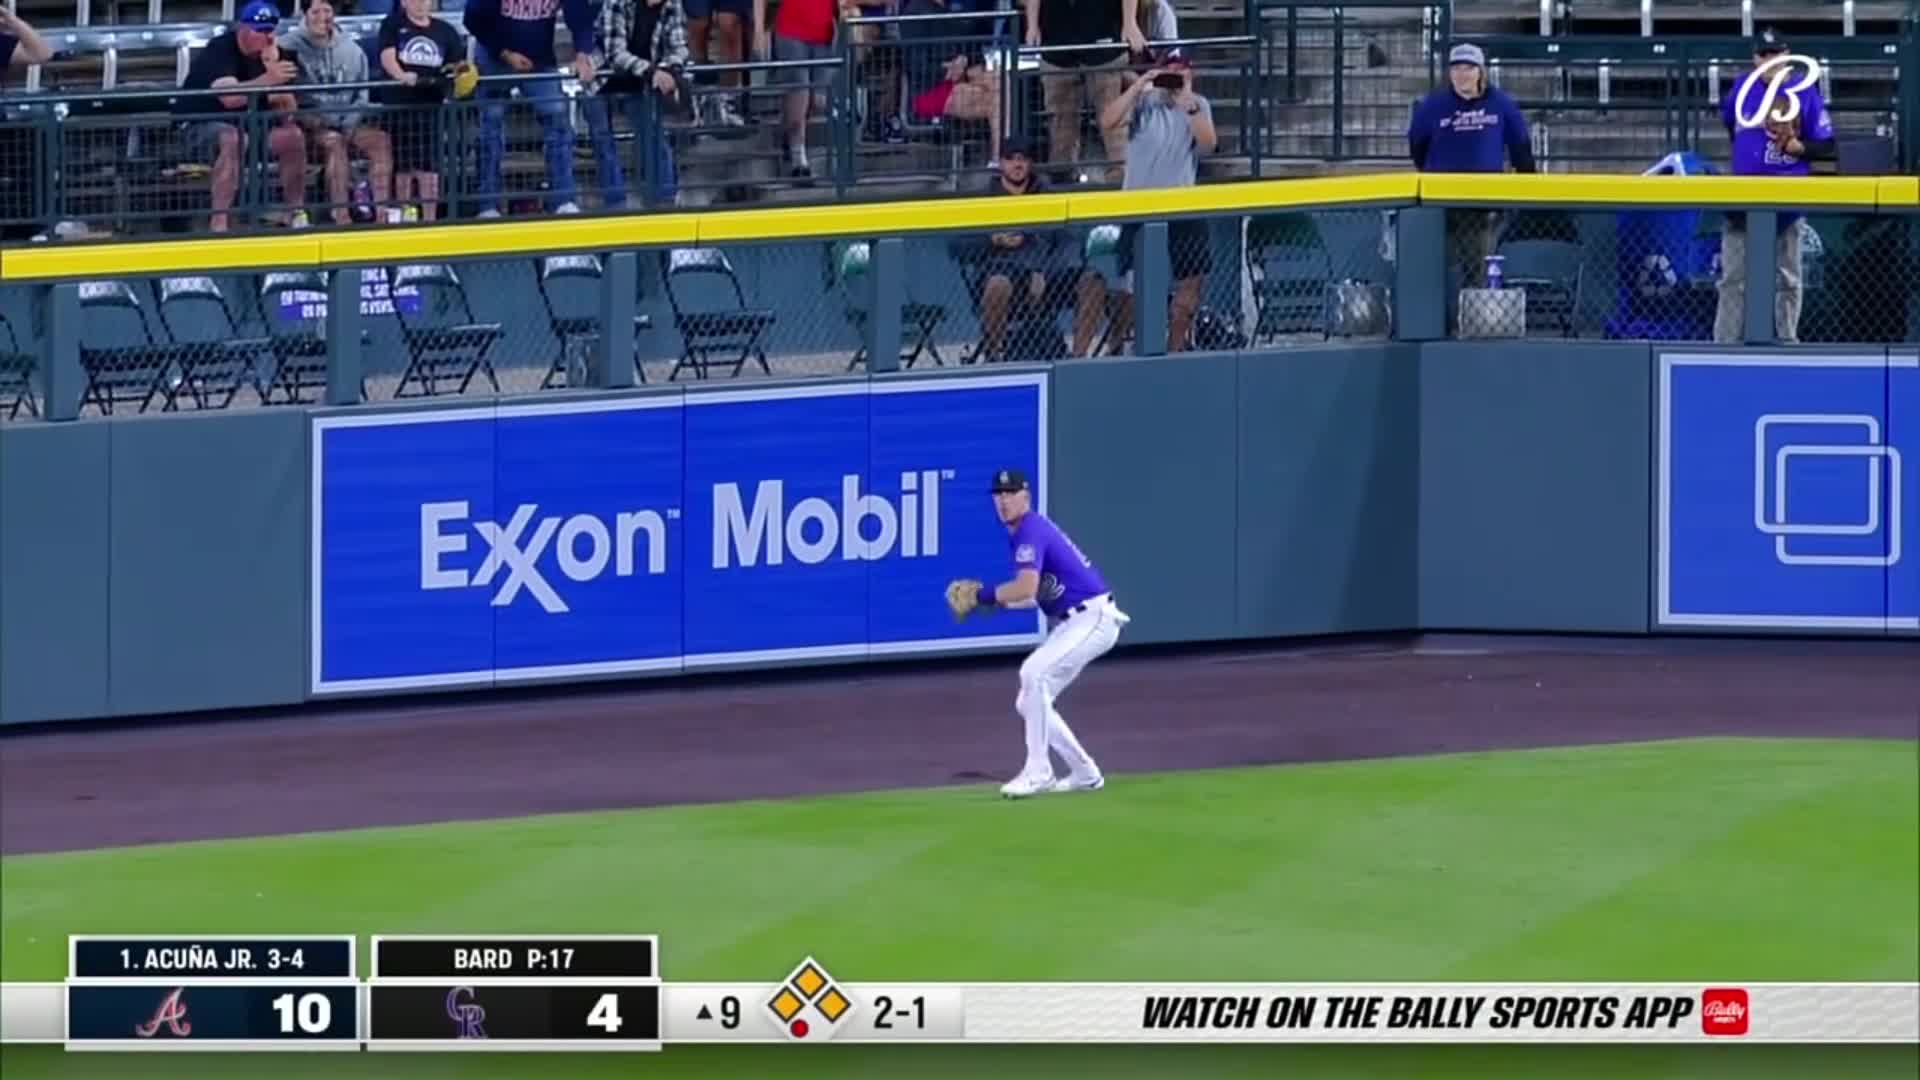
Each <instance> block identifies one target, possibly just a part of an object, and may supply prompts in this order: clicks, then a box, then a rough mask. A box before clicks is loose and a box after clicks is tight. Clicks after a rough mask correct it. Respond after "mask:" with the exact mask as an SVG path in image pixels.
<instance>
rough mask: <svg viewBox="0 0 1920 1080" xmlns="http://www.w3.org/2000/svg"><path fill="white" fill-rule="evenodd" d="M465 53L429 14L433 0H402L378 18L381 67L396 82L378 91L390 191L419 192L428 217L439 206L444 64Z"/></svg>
mask: <svg viewBox="0 0 1920 1080" xmlns="http://www.w3.org/2000/svg"><path fill="white" fill-rule="evenodd" d="M466 58H467V42H466V39H465V38H463V37H462V36H461V35H460V31H458V30H455V29H454V28H453V26H452V25H451V24H449V23H448V22H446V21H445V20H443V19H436V18H434V17H433V0H402V4H401V9H400V12H399V13H398V14H395V15H390V16H388V17H387V18H386V19H385V20H383V21H382V22H381V24H380V67H381V69H382V70H384V71H385V72H386V73H387V77H388V78H391V79H393V80H394V82H396V83H398V84H399V85H398V86H391V87H385V88H383V89H382V90H381V92H380V97H381V102H382V103H383V104H385V105H386V106H388V112H387V113H386V115H385V117H384V120H385V124H386V128H387V131H388V133H389V134H390V135H391V137H392V139H393V167H394V178H393V193H394V197H395V199H397V200H399V201H401V202H403V203H404V202H407V201H408V200H411V199H415V198H418V199H419V200H420V204H419V213H420V216H421V217H422V218H424V219H425V220H427V221H432V220H433V219H434V218H435V217H436V216H437V211H438V208H439V200H440V141H441V133H442V128H441V112H442V106H443V105H445V104H446V100H447V91H446V78H447V75H446V70H447V68H448V67H449V66H450V65H453V64H457V63H459V62H461V61H463V60H465V59H466ZM409 213H411V211H409Z"/></svg>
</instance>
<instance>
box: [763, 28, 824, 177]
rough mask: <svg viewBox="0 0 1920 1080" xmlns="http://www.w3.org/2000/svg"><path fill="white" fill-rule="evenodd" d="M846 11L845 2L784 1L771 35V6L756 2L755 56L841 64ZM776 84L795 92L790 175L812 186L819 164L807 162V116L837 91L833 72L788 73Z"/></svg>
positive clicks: (790, 111) (787, 124) (789, 119)
mask: <svg viewBox="0 0 1920 1080" xmlns="http://www.w3.org/2000/svg"><path fill="white" fill-rule="evenodd" d="M841 6H842V5H841V3H840V2H839V0H780V7H779V9H778V10H777V11H775V12H774V16H773V24H772V27H771V29H769V27H768V24H767V0H753V51H754V54H755V55H756V56H760V57H771V58H772V59H774V60H779V61H783V62H787V61H803V60H837V59H838V57H837V56H836V55H835V53H834V49H833V39H834V32H835V30H836V29H837V28H838V25H839V17H840V15H839V12H840V7H841ZM775 78H776V79H777V80H778V81H780V82H784V83H788V84H790V85H792V86H793V87H794V89H791V90H789V91H787V93H786V100H785V101H784V102H783V103H782V116H781V119H782V124H781V127H782V129H783V131H784V132H785V140H786V154H787V174H788V175H789V176H791V177H793V178H794V179H796V180H801V181H810V180H812V179H813V164H812V163H811V162H810V161H809V160H808V159H807V116H808V114H809V113H811V112H812V110H813V99H814V96H815V95H816V94H825V93H827V92H828V91H829V88H830V87H831V86H832V85H833V68H832V67H830V66H822V67H811V68H783V69H781V70H780V71H778V72H776V74H775Z"/></svg>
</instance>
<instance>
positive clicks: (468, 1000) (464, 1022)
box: [447, 986, 487, 1039]
mask: <svg viewBox="0 0 1920 1080" xmlns="http://www.w3.org/2000/svg"><path fill="white" fill-rule="evenodd" d="M463 998H464V999H465V1000H462V999H463ZM486 1018H487V1010H485V1009H483V1008H481V1007H480V1005H479V1003H478V1002H475V1001H474V1000H473V987H471V986H456V987H454V988H453V989H451V990H449V991H447V1019H449V1020H451V1021H453V1030H454V1033H455V1035H456V1037H458V1038H462V1039H484V1038H486V1037H487V1029H486V1028H483V1027H481V1026H480V1021H482V1020H485V1019H486Z"/></svg>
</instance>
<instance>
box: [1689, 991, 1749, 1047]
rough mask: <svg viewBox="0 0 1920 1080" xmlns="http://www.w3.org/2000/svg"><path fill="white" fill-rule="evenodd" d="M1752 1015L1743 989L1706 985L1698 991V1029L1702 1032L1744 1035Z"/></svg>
mask: <svg viewBox="0 0 1920 1080" xmlns="http://www.w3.org/2000/svg"><path fill="white" fill-rule="evenodd" d="M1752 1016H1753V1011H1752V1009H1751V1008H1750V1007H1749V1005H1748V1003H1747V992H1746V991H1745V990H1742V989H1739V988H1735V987H1708V988H1707V989H1705V990H1702V991H1701V992H1700V1031H1701V1032H1702V1033H1703V1034H1707V1035H1745V1034H1746V1033H1747V1026H1748V1024H1749V1022H1750V1021H1751V1019H1752Z"/></svg>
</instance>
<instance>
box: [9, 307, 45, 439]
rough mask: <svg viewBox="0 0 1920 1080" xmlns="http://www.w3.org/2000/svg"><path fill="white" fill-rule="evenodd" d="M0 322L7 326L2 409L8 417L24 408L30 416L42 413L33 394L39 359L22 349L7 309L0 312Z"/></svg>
mask: <svg viewBox="0 0 1920 1080" xmlns="http://www.w3.org/2000/svg"><path fill="white" fill-rule="evenodd" d="M0 326H4V327H6V329H7V347H6V349H5V350H4V351H0V409H5V410H7V418H8V419H9V420H11V419H14V418H16V417H18V416H19V415H20V410H21V409H23V408H24V409H26V410H27V415H28V416H39V415H40V403H39V401H38V400H37V399H35V397H34V395H33V376H34V372H35V370H36V369H37V368H38V367H39V362H38V361H37V360H36V359H35V358H34V355H33V354H32V353H30V352H24V351H22V350H21V348H20V337H19V335H18V334H15V333H14V330H13V320H12V319H9V318H7V316H6V314H5V313H4V312H0Z"/></svg>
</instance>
